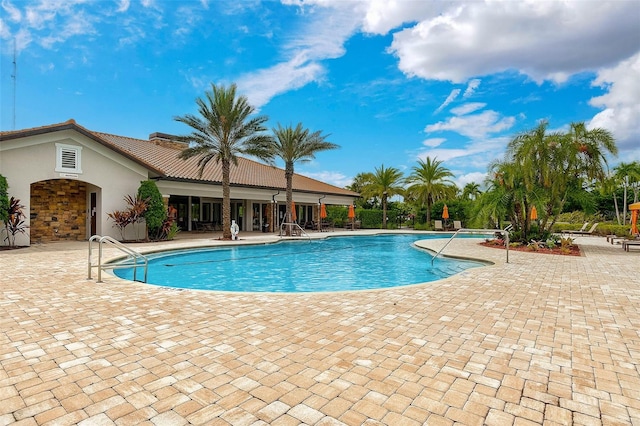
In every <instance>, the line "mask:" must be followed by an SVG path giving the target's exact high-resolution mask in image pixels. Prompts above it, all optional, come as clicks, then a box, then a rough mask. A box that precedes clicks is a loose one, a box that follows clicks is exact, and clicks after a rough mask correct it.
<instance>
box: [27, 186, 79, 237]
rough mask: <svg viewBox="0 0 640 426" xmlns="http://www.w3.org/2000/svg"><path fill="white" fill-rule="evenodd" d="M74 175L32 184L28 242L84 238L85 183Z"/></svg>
mask: <svg viewBox="0 0 640 426" xmlns="http://www.w3.org/2000/svg"><path fill="white" fill-rule="evenodd" d="M88 186H89V185H88V184H87V183H85V182H82V181H78V180H73V179H52V180H45V181H40V182H35V183H32V184H31V197H30V198H31V199H30V210H29V214H30V219H31V220H30V225H29V231H30V235H31V237H30V240H31V244H34V243H45V242H52V241H82V240H85V239H87V211H88V207H87V203H88V201H87V187H88Z"/></svg>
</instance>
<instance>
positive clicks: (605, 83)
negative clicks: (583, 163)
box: [588, 53, 640, 157]
mask: <svg viewBox="0 0 640 426" xmlns="http://www.w3.org/2000/svg"><path fill="white" fill-rule="evenodd" d="M638 76H640V53H638V54H636V55H635V56H633V57H631V58H629V59H627V60H625V61H621V62H620V63H619V64H617V65H616V66H614V67H611V68H606V69H602V70H600V71H599V72H598V76H597V78H596V79H595V80H594V82H593V85H595V86H600V87H604V88H607V89H608V91H607V93H605V94H604V95H602V96H597V97H595V98H592V99H591V100H590V101H589V103H590V104H591V105H592V106H595V107H598V108H603V110H602V111H601V112H599V113H598V114H596V115H595V116H594V117H593V118H592V119H591V121H590V122H589V123H588V127H589V128H594V127H601V128H604V129H607V130H609V131H611V132H612V133H613V135H614V137H615V138H616V140H617V143H618V146H619V148H620V151H627V150H631V151H633V150H634V149H635V156H636V157H640V103H639V102H638V100H639V99H640V78H639V77H638Z"/></svg>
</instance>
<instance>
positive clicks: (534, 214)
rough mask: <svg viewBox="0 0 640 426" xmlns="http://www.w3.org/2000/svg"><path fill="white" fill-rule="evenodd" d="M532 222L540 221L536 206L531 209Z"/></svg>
mask: <svg viewBox="0 0 640 426" xmlns="http://www.w3.org/2000/svg"><path fill="white" fill-rule="evenodd" d="M531 220H538V209H536V206H533V207H531Z"/></svg>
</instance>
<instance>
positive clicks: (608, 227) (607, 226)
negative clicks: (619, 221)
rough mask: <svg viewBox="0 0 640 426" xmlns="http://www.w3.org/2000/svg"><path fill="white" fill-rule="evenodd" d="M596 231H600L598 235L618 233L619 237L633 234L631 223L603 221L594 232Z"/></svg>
mask: <svg viewBox="0 0 640 426" xmlns="http://www.w3.org/2000/svg"><path fill="white" fill-rule="evenodd" d="M596 232H597V233H598V235H617V236H618V237H626V236H629V235H631V225H615V224H611V223H601V224H599V225H598V227H597V228H596V230H595V231H594V234H595V233H596Z"/></svg>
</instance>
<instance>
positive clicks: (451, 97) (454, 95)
mask: <svg viewBox="0 0 640 426" xmlns="http://www.w3.org/2000/svg"><path fill="white" fill-rule="evenodd" d="M459 94H460V89H453V90H452V91H451V93H449V96H447V99H445V100H444V102H443V103H442V105H440V106H439V107H438V108H436V110H435V111H434V114H437V113H439V112H440V111H442V110H443V109H445V108H446V107H447V106H448V105H449V104H450V103H451V102H453V101H455V99H456V98H457V97H458V95H459Z"/></svg>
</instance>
